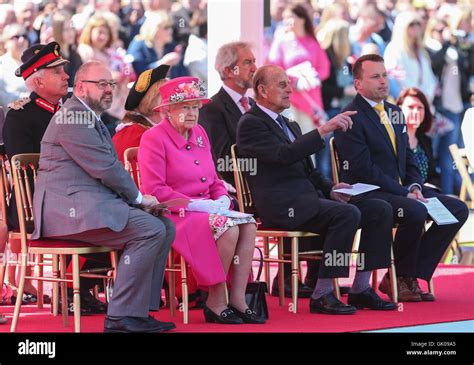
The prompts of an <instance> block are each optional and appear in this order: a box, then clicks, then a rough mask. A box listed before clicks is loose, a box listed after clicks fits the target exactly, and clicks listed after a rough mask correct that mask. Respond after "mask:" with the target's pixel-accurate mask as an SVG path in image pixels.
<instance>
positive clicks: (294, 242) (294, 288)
mask: <svg viewBox="0 0 474 365" xmlns="http://www.w3.org/2000/svg"><path fill="white" fill-rule="evenodd" d="M298 258H299V248H298V237H293V238H292V239H291V297H292V305H293V313H294V314H296V313H297V312H298V263H299V259H298ZM280 290H281V289H280Z"/></svg>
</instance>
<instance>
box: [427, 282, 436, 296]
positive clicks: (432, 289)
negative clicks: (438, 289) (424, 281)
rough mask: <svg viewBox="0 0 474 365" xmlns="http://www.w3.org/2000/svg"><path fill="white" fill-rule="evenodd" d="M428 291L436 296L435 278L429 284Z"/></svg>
mask: <svg viewBox="0 0 474 365" xmlns="http://www.w3.org/2000/svg"><path fill="white" fill-rule="evenodd" d="M428 289H429V291H430V293H431V294H433V295H435V291H434V282H433V278H431V280H430V281H429V282H428Z"/></svg>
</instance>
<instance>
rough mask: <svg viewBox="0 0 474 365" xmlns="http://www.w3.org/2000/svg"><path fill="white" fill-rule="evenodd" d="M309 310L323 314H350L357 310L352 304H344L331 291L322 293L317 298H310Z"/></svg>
mask: <svg viewBox="0 0 474 365" xmlns="http://www.w3.org/2000/svg"><path fill="white" fill-rule="evenodd" d="M309 310H310V312H311V313H325V314H352V313H355V312H356V311H357V309H356V308H355V307H353V306H352V305H347V304H344V303H343V302H341V301H340V300H339V299H337V298H336V296H335V295H334V293H333V292H330V293H328V294H326V295H323V296H322V297H320V298H318V299H313V298H311V299H310V301H309Z"/></svg>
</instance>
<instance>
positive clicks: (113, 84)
mask: <svg viewBox="0 0 474 365" xmlns="http://www.w3.org/2000/svg"><path fill="white" fill-rule="evenodd" d="M80 81H81V82H89V83H91V84H96V85H97V87H98V88H99V89H100V90H105V88H106V87H107V85H108V86H110V87H111V88H112V90H115V88H116V87H117V81H114V80H110V81H107V80H97V81H95V80H80Z"/></svg>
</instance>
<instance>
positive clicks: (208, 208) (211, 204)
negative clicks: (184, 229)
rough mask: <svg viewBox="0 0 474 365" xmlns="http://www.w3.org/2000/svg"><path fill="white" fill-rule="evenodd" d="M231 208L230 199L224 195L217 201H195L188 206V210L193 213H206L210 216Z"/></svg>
mask: <svg viewBox="0 0 474 365" xmlns="http://www.w3.org/2000/svg"><path fill="white" fill-rule="evenodd" d="M229 207H230V199H229V198H228V197H227V196H226V195H222V196H221V197H219V199H217V200H211V199H203V200H193V201H191V202H190V203H189V204H188V210H189V211H191V212H205V213H209V214H216V213H219V212H224V211H227V210H228V209H229Z"/></svg>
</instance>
